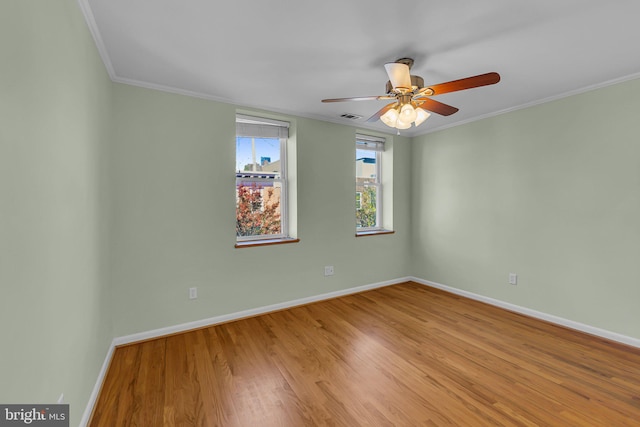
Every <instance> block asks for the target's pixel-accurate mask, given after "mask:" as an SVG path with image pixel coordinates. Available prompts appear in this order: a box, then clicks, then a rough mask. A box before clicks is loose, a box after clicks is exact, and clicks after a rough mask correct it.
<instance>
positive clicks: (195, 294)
mask: <svg viewBox="0 0 640 427" xmlns="http://www.w3.org/2000/svg"><path fill="white" fill-rule="evenodd" d="M196 298H198V288H189V299H196Z"/></svg>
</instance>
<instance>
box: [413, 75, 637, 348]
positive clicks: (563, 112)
mask: <svg viewBox="0 0 640 427" xmlns="http://www.w3.org/2000/svg"><path fill="white" fill-rule="evenodd" d="M638 111H640V80H633V81H628V82H625V83H622V84H617V85H614V86H609V87H606V88H603V89H599V90H595V91H591V92H588V93H584V94H580V95H577V96H572V97H568V98H564V99H561V100H558V101H555V102H550V103H547V104H543V105H539V106H536V107H532V108H527V109H523V110H519V111H515V112H511V113H508V114H503V115H500V116H497V117H493V118H489V119H486V120H481V121H477V122H474V123H470V124H466V125H463V126H459V127H455V128H452V129H448V130H445V131H442V132H437V133H433V134H428V135H424V136H421V137H418V138H415V139H414V140H413V141H412V164H411V168H412V183H413V184H412V185H413V191H412V202H413V205H412V229H413V230H414V231H415V234H414V236H413V240H412V254H413V260H412V272H413V275H415V276H417V277H420V278H422V279H425V280H429V281H433V282H437V283H440V284H444V285H448V286H451V287H455V288H459V289H462V290H466V291H470V292H474V293H477V294H480V295H483V296H488V297H491V298H495V299H499V300H502V301H506V302H509V303H513V304H516V305H520V306H523V307H527V308H530V309H534V310H538V311H541V312H545V313H548V314H552V315H556V316H560V317H563V318H566V319H569V320H573V321H576V322H581V323H584V324H587V325H590V326H595V327H598V328H602V329H606V330H609V331H612V332H617V333H620V334H623V335H627V336H630V337H635V338H640V312H639V311H638V309H637V305H638V301H640V285H639V283H640V282H639V279H638V278H639V277H640V262H639V260H640V143H639V139H638V137H639V135H640V121H639V120H638ZM510 272H513V273H517V274H518V279H519V282H518V285H517V286H511V285H509V284H508V282H507V277H508V274H509V273H510Z"/></svg>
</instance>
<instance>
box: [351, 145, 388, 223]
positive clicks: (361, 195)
mask: <svg viewBox="0 0 640 427" xmlns="http://www.w3.org/2000/svg"><path fill="white" fill-rule="evenodd" d="M384 141H385V140H384V138H378V137H374V136H368V135H360V134H358V135H356V231H357V232H366V231H377V230H382V165H381V163H382V159H381V157H382V152H383V151H384Z"/></svg>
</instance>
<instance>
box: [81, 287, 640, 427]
mask: <svg viewBox="0 0 640 427" xmlns="http://www.w3.org/2000/svg"><path fill="white" fill-rule="evenodd" d="M408 281H413V282H416V283H420V284H422V285H426V286H431V287H433V288H437V289H442V290H443V291H447V292H450V293H452V294H456V295H460V296H463V297H466V298H470V299H473V300H476V301H481V302H484V303H487V304H490V305H493V306H496V307H500V308H504V309H506V310H510V311H514V312H516V313H521V314H524V315H527V316H530V317H534V318H537V319H541V320H545V321H547V322H551V323H555V324H557V325H561V326H564V327H567V328H571V329H575V330H578V331H581V332H585V333H588V334H591V335H596V336H599V337H602V338H606V339H609V340H612V341H617V342H620V343H623V344H627V345H630V346H633V347H638V348H640V340H639V339H637V338H632V337H628V336H625V335H621V334H618V333H615V332H611V331H607V330H604V329H600V328H596V327H593V326H589V325H585V324H583V323H579V322H574V321H572V320H568V319H564V318H562V317H558V316H554V315H551V314H547V313H543V312H540V311H536V310H532V309H530V308H526V307H521V306H518V305H515V304H511V303H508V302H504V301H500V300H497V299H493V298H489V297H485V296H483V295H478V294H474V293H473V292H468V291H464V290H461V289H456V288H452V287H450V286H446V285H442V284H440V283H436V282H430V281H428V280H424V279H420V278H418V277H402V278H398V279H394V280H388V281H384V282H378V283H372V284H369V285H364V286H358V287H355V288H349V289H343V290H340V291H335V292H329V293H325V294H320V295H316V296H311V297H306V298H300V299H296V300H292V301H286V302H282V303H277V304H272V305H267V306H263V307H258V308H253V309H250V310H244V311H239V312H236V313H230V314H224V315H221V316H215V317H210V318H208V319H203V320H196V321H194V322H187V323H182V324H179V325H175V326H168V327H166V328H159V329H154V330H151V331H146V332H139V333H136V334H131V335H126V336H122V337H117V338H114V339H113V341H112V342H111V345H110V346H109V350H108V351H107V355H106V357H105V359H104V363H103V364H102V369H100V373H99V374H98V378H97V380H96V384H95V386H94V388H93V391H92V393H91V396H90V398H89V402H88V404H87V407H86V409H85V411H84V415H83V416H82V420H81V422H80V426H81V427H82V426H86V425H87V423H88V422H89V417H91V413H92V411H93V407H94V405H95V403H96V401H97V399H98V393H99V392H100V388H101V387H102V383H103V381H104V378H105V376H106V374H107V369H108V368H109V363H110V362H111V358H112V357H113V353H114V351H115V348H116V347H117V346H120V345H125V344H131V343H134V342H138V341H144V340H149V339H154V338H160V337H162V336H166V335H171V334H175V333H179V332H186V331H189V330H193V329H198V328H203V327H207V326H213V325H217V324H220V323H225V322H230V321H233V320H238V319H243V318H246V317H252V316H258V315H260V314H265V313H270V312H274V311H278V310H284V309H287V308H291V307H296V306H300V305H305V304H311V303H314V302H318V301H323V300H328V299H332V298H337V297H341V296H345V295H351V294H356V293H358V292H364V291H368V290H371V289H377V288H382V287H385V286H390V285H395V284H398V283H403V282H408Z"/></svg>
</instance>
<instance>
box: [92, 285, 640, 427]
mask: <svg viewBox="0 0 640 427" xmlns="http://www.w3.org/2000/svg"><path fill="white" fill-rule="evenodd" d="M639 420H640V350H638V349H635V348H632V347H627V346H624V345H621V344H618V343H613V342H609V341H607V340H604V339H600V338H597V337H593V336H589V335H586V334H582V333H579V332H576V331H571V330H568V329H565V328H562V327H559V326H555V325H552V324H549V323H546V322H542V321H539V320H536V319H532V318H528V317H526V316H523V315H520V314H517V313H512V312H509V311H505V310H502V309H499V308H496V307H492V306H489V305H486V304H483V303H480V302H477V301H472V300H469V299H466V298H463V297H460V296H457V295H452V294H449V293H446V292H444V291H441V290H437V289H433V288H429V287H425V286H422V285H418V284H416V283H411V282H408V283H404V284H400V285H394V286H389V287H385V288H381V289H376V290H373V291H368V292H364V293H361V294H355V295H349V296H345V297H341V298H337V299H333V300H328V301H322V302H318V303H314V304H309V305H305V306H301V307H294V308H291V309H288V310H283V311H279V312H274V313H269V314H265V315H262V316H258V317H254V318H249V319H243V320H239V321H235V322H230V323H226V324H222V325H216V326H212V327H209V328H204V329H199V330H195V331H191V332H186V333H183V334H177V335H173V336H169V337H166V338H159V339H156V340H151V341H147V342H142V343H137V344H132V345H128V346H123V347H119V348H117V349H116V351H115V353H114V356H113V360H112V362H111V366H110V367H109V371H108V373H107V376H106V378H105V381H104V384H103V387H102V390H101V393H100V396H99V398H98V401H97V403H96V407H95V409H94V413H93V416H92V420H91V423H90V425H91V426H96V427H97V426H128V425H139V426H163V425H164V426H225V427H227V426H230V427H235V426H243V427H244V426H257V425H259V426H296V427H297V426H349V427H354V426H365V425H366V426H414V425H415V426H448V425H452V426H453V425H464V426H471V425H472V426H568V425H571V426H637V425H639Z"/></svg>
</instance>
